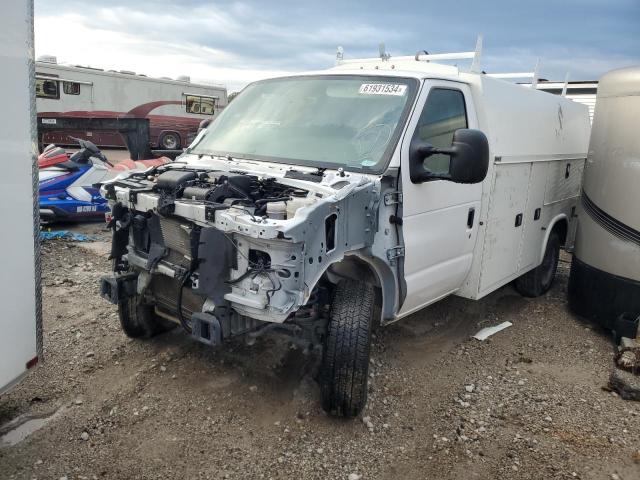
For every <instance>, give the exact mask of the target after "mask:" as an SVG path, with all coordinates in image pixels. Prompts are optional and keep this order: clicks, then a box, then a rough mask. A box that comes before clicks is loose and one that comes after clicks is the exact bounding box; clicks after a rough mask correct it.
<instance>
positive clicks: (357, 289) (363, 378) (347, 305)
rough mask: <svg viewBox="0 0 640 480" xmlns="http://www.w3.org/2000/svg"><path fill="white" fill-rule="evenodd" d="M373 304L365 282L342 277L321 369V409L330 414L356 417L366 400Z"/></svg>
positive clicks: (370, 292) (335, 297)
mask: <svg viewBox="0 0 640 480" xmlns="http://www.w3.org/2000/svg"><path fill="white" fill-rule="evenodd" d="M374 304H375V294H374V289H373V286H372V285H369V284H367V283H364V282H360V281H357V280H343V281H341V282H340V283H339V284H338V285H337V287H336V289H335V292H334V297H333V301H332V304H331V316H330V320H329V325H328V328H327V335H326V339H325V345H324V352H323V356H322V366H321V370H320V389H321V395H322V408H324V410H325V411H326V412H328V413H329V414H331V415H335V416H343V417H355V416H357V415H358V414H359V413H360V412H361V411H362V409H363V408H364V406H365V404H366V403H367V378H368V373H369V350H370V346H371V326H372V323H373V318H374V317H373V312H374Z"/></svg>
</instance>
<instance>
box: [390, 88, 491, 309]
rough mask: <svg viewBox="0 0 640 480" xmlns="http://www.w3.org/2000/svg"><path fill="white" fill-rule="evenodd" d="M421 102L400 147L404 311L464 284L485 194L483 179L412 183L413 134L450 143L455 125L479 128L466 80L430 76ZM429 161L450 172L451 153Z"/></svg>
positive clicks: (436, 143) (437, 142)
mask: <svg viewBox="0 0 640 480" xmlns="http://www.w3.org/2000/svg"><path fill="white" fill-rule="evenodd" d="M418 102H419V103H418V105H422V106H423V107H422V109H416V114H414V118H413V119H412V122H411V123H412V124H411V125H410V126H409V134H408V135H405V138H404V139H403V144H402V147H401V153H400V155H401V165H402V168H401V175H402V192H403V202H402V208H403V215H402V217H403V227H402V230H403V236H404V244H405V258H404V274H405V281H406V291H407V295H406V297H405V301H404V304H403V305H402V308H401V309H400V312H399V314H398V316H399V317H402V316H405V315H408V314H410V313H412V312H414V311H416V310H418V309H420V308H422V307H424V306H426V305H428V304H430V303H432V302H435V301H436V300H438V299H440V298H442V297H444V296H446V295H448V294H450V293H452V292H455V291H456V290H457V289H459V288H460V286H461V285H462V283H463V282H464V280H465V278H466V276H467V275H468V273H469V271H470V269H471V263H472V257H473V248H474V245H475V242H476V235H477V231H478V218H479V216H480V198H481V194H482V183H477V184H459V183H454V182H451V181H447V180H431V181H426V182H423V183H412V181H411V179H410V176H409V168H408V165H409V147H410V145H411V141H412V139H413V138H414V137H419V138H420V139H421V140H423V141H426V142H428V143H431V144H432V145H434V146H436V147H449V146H451V141H452V138H453V133H454V132H455V131H456V130H458V129H460V128H478V123H477V119H476V112H475V109H474V106H473V102H472V97H471V91H470V89H469V87H468V86H467V85H466V84H462V83H457V82H447V81H440V80H426V81H425V85H424V88H423V89H422V91H421V94H420V98H419V100H418ZM418 112H419V114H418ZM415 117H417V118H415ZM424 165H425V167H426V168H428V169H429V170H431V171H432V172H434V173H447V172H448V169H449V157H448V156H445V155H432V156H430V157H428V158H426V159H425V163H424Z"/></svg>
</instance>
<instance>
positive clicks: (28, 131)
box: [0, 0, 42, 394]
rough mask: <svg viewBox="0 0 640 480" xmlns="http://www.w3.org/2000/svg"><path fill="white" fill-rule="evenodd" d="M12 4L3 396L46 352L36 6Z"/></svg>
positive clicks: (5, 130)
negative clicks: (35, 63) (43, 339)
mask: <svg viewBox="0 0 640 480" xmlns="http://www.w3.org/2000/svg"><path fill="white" fill-rule="evenodd" d="M9 3H10V6H9V7H8V8H6V9H5V12H4V14H3V16H2V18H1V19H0V32H1V33H0V43H1V44H2V50H0V70H2V89H0V103H1V104H2V105H4V106H5V108H6V111H7V112H11V115H4V116H2V119H1V120H0V145H2V156H3V163H2V175H1V176H0V223H1V224H2V225H3V226H4V228H5V232H6V233H5V235H3V238H2V253H1V254H0V255H1V258H0V263H2V268H3V274H2V275H1V276H0V305H2V315H0V394H2V393H3V392H6V391H7V390H8V389H9V388H10V387H12V386H13V385H15V384H16V383H17V382H18V381H19V380H20V379H21V378H22V377H23V376H24V375H25V374H26V373H27V371H28V370H29V369H30V368H32V367H33V366H35V365H36V364H37V362H38V358H39V355H40V353H41V348H42V342H41V334H42V331H41V322H40V320H41V315H40V269H39V263H40V244H39V242H38V240H37V236H36V235H37V234H38V232H39V228H40V220H39V218H38V203H37V202H38V197H37V188H38V167H37V163H36V160H37V158H36V156H37V149H36V129H35V124H36V115H35V92H34V85H33V81H32V80H33V75H34V68H33V56H32V55H33V2H31V1H27V2H25V1H22V0H9Z"/></svg>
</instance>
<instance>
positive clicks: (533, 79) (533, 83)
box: [486, 58, 540, 88]
mask: <svg viewBox="0 0 640 480" xmlns="http://www.w3.org/2000/svg"><path fill="white" fill-rule="evenodd" d="M539 66H540V59H539V58H538V59H537V60H536V66H535V68H534V69H533V72H513V73H511V72H510V73H487V74H486V75H487V77H493V78H505V79H506V78H531V88H536V87H537V85H538V79H539V76H540V72H539V71H538V67H539Z"/></svg>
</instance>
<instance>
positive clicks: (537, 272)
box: [515, 231, 560, 297]
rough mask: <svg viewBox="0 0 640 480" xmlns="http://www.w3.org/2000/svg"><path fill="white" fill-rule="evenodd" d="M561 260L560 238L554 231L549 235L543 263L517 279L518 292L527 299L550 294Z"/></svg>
mask: <svg viewBox="0 0 640 480" xmlns="http://www.w3.org/2000/svg"><path fill="white" fill-rule="evenodd" d="M559 258H560V237H558V233H557V232H555V231H553V232H551V235H549V240H548V241H547V248H546V249H545V251H544V257H543V258H542V263H541V264H540V265H539V266H538V267H536V268H534V269H533V270H530V271H529V272H527V273H525V274H524V275H522V276H521V277H520V278H518V279H516V281H515V287H516V290H518V292H520V294H521V295H523V296H525V297H539V296H540V295H543V294H545V293H546V292H548V291H549V289H550V288H551V285H553V280H554V278H555V276H556V270H557V269H558V259H559Z"/></svg>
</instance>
